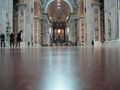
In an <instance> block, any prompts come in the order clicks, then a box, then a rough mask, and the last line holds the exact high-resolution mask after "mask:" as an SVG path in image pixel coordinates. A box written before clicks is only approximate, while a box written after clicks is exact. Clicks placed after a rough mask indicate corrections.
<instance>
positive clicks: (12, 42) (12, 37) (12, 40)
mask: <svg viewBox="0 0 120 90" xmlns="http://www.w3.org/2000/svg"><path fill="white" fill-rule="evenodd" d="M14 37H15V35H14V33H11V34H10V47H11V46H13V47H14Z"/></svg>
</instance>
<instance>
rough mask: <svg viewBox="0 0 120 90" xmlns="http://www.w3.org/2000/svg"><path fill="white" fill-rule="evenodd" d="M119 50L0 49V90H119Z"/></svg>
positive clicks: (70, 48) (104, 48)
mask: <svg viewBox="0 0 120 90" xmlns="http://www.w3.org/2000/svg"><path fill="white" fill-rule="evenodd" d="M119 76H120V49H119V47H95V48H93V47H53V48H31V49H30V48H26V49H17V48H15V49H1V50H0V90H120V86H119V84H120V78H119Z"/></svg>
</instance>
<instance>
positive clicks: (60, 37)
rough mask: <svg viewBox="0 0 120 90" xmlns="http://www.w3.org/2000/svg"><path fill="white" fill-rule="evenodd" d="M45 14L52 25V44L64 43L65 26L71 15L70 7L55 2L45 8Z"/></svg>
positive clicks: (64, 2)
mask: <svg viewBox="0 0 120 90" xmlns="http://www.w3.org/2000/svg"><path fill="white" fill-rule="evenodd" d="M47 13H48V17H49V20H50V22H51V23H52V32H53V33H52V40H51V42H52V43H66V24H67V21H68V19H69V16H70V13H71V7H70V5H69V4H68V3H67V2H66V1H63V0H56V1H53V2H51V3H50V4H49V5H48V6H47Z"/></svg>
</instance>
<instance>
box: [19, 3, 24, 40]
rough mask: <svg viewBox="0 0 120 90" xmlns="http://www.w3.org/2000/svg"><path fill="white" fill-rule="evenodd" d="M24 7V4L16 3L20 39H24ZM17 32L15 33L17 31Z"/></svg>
mask: <svg viewBox="0 0 120 90" xmlns="http://www.w3.org/2000/svg"><path fill="white" fill-rule="evenodd" d="M25 9H26V4H24V3H19V4H18V32H20V31H23V32H22V41H23V42H24V41H25ZM18 32H17V33H18Z"/></svg>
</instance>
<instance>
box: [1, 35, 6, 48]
mask: <svg viewBox="0 0 120 90" xmlns="http://www.w3.org/2000/svg"><path fill="white" fill-rule="evenodd" d="M0 38H1V47H3V45H4V47H5V34H4V33H2V34H1V35H0Z"/></svg>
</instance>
